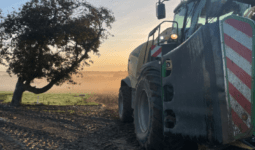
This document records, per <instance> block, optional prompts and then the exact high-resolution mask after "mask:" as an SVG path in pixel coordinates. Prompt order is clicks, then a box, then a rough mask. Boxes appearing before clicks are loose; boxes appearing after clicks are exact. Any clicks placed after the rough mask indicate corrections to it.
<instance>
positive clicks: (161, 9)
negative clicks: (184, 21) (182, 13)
mask: <svg viewBox="0 0 255 150" xmlns="http://www.w3.org/2000/svg"><path fill="white" fill-rule="evenodd" d="M156 10H157V18H158V19H163V18H165V17H166V10H165V4H163V3H157V7H156Z"/></svg>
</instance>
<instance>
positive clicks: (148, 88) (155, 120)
mask: <svg viewBox="0 0 255 150" xmlns="http://www.w3.org/2000/svg"><path fill="white" fill-rule="evenodd" d="M162 110H163V106H162V101H161V79H160V72H159V71H157V70H150V71H147V72H146V73H145V74H144V75H143V76H141V77H139V79H138V84H137V87H136V99H135V108H134V126H135V133H136V138H137V140H138V141H139V143H140V145H141V146H142V147H144V148H145V149H146V150H163V149H165V148H168V149H174V150H179V149H182V147H183V144H184V141H183V140H182V139H181V138H178V137H176V136H173V137H169V139H167V140H166V139H164V136H163V124H162V123H163V121H162Z"/></svg>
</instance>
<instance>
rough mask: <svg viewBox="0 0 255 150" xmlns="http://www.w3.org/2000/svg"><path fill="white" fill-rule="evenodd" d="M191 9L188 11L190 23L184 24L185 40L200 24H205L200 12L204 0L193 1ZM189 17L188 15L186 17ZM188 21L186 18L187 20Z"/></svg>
mask: <svg viewBox="0 0 255 150" xmlns="http://www.w3.org/2000/svg"><path fill="white" fill-rule="evenodd" d="M193 3H194V4H191V3H190V4H191V5H193V9H192V10H191V12H190V15H189V16H190V19H191V20H190V23H188V24H187V25H186V26H185V30H184V35H185V40H186V39H188V38H189V37H190V36H191V35H192V34H193V33H194V32H195V31H196V29H198V27H200V26H201V25H204V24H205V19H203V18H202V12H203V10H204V8H205V4H206V1H200V2H198V1H196V2H193ZM188 18H189V17H188ZM187 21H188V20H187Z"/></svg>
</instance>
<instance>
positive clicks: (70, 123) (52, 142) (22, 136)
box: [0, 72, 237, 150]
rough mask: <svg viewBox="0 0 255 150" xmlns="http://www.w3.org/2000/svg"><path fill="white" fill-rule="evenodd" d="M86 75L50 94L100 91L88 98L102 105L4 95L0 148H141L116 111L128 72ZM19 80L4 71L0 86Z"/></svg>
mask: <svg viewBox="0 0 255 150" xmlns="http://www.w3.org/2000/svg"><path fill="white" fill-rule="evenodd" d="M83 76H84V77H83V78H77V76H73V78H74V81H75V82H78V83H81V85H78V86H77V85H76V86H72V85H69V84H68V83H64V84H63V85H62V86H60V87H57V86H54V87H53V88H52V89H50V90H49V91H48V92H46V93H77V92H78V93H96V94H93V96H92V97H91V98H89V99H88V101H95V102H97V103H99V104H100V106H43V105H36V106H29V105H23V106H21V107H19V108H15V107H10V106H9V104H2V103H1V100H0V150H26V149H33V150H38V149H42V150H142V148H141V147H140V146H139V144H138V142H137V140H136V137H135V134H134V126H133V124H132V123H129V124H123V123H121V122H120V120H119V118H118V113H117V110H118V105H117V102H118V90H119V88H120V81H121V79H123V78H125V77H126V76H127V72H89V73H87V72H86V73H84V74H83ZM36 81H37V82H38V83H37V87H39V88H40V87H43V86H45V85H47V82H46V80H45V79H44V80H36ZM16 82H17V78H15V77H13V78H10V77H9V76H8V75H7V74H6V73H2V74H0V91H6V90H9V91H14V88H15V84H16ZM35 85H36V84H35V83H33V84H32V86H35ZM56 110H61V111H64V112H56ZM228 149H229V150H237V149H236V148H233V147H230V148H228ZM200 150H203V149H200ZM225 150H227V149H225Z"/></svg>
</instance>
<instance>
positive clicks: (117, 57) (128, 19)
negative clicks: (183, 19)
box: [0, 0, 180, 71]
mask: <svg viewBox="0 0 255 150" xmlns="http://www.w3.org/2000/svg"><path fill="white" fill-rule="evenodd" d="M27 1H28V0H8V1H2V2H1V6H0V9H2V10H3V13H4V16H6V15H7V11H9V12H12V11H13V10H14V9H13V8H15V10H16V11H17V10H18V8H19V7H21V5H23V4H25V2H27ZM87 2H89V3H91V4H92V5H94V6H96V7H99V6H103V7H106V8H109V9H110V10H112V12H113V14H114V16H115V19H116V21H115V22H114V23H113V26H112V29H111V30H110V31H109V32H110V33H111V34H113V35H114V37H111V36H109V39H107V40H105V42H104V43H103V44H102V45H101V46H100V48H99V53H100V54H101V56H100V57H98V56H95V55H93V54H92V53H89V55H90V56H91V60H93V61H94V64H92V65H91V66H90V67H84V71H127V62H128V56H129V54H130V52H131V51H132V50H134V49H135V48H136V47H137V46H139V45H140V44H142V43H143V42H146V41H147V38H148V34H149V32H150V31H151V30H152V29H153V28H154V27H155V26H157V25H158V24H159V23H161V22H162V21H164V20H172V19H173V10H174V8H175V7H176V6H177V5H178V4H179V3H180V1H179V0H178V1H176V0H171V1H166V2H164V3H165V6H166V18H165V19H162V20H158V19H157V17H156V7H155V5H156V2H158V0H151V1H147V0H139V1H133V0H118V1H111V0H96V1H95V0H87ZM12 7H13V8H12ZM52 50H53V51H55V50H54V49H52ZM4 62H5V61H4ZM6 69H7V67H5V66H3V65H0V71H6Z"/></svg>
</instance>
